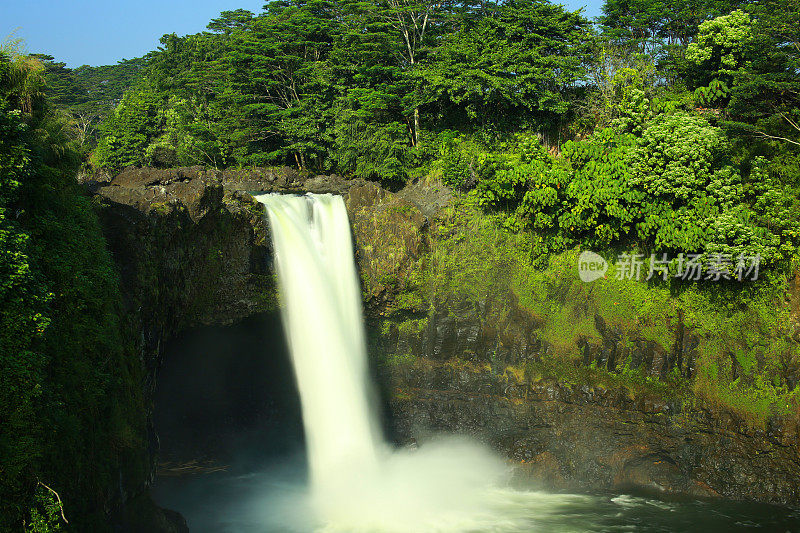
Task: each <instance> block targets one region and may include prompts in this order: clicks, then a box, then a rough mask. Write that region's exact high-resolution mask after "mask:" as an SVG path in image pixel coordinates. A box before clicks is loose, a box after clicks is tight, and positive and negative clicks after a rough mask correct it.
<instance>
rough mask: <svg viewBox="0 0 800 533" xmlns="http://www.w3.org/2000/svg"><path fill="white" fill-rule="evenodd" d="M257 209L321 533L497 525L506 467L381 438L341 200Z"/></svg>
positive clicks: (464, 446)
mask: <svg viewBox="0 0 800 533" xmlns="http://www.w3.org/2000/svg"><path fill="white" fill-rule="evenodd" d="M255 198H256V199H257V200H258V201H259V202H261V203H263V204H264V205H265V207H266V212H267V218H268V220H269V224H270V227H271V230H272V239H273V246H274V254H275V262H276V266H277V268H276V270H277V275H278V286H279V297H280V301H281V312H282V316H283V325H284V329H285V332H286V336H287V340H288V343H289V350H290V352H291V357H292V362H293V364H294V369H295V376H296V379H297V384H298V390H299V392H300V401H301V405H302V414H303V425H304V428H305V435H306V448H307V455H308V463H309V469H310V478H311V497H312V506H313V509H314V510H315V511H316V513H317V514H318V515H319V519H320V521H321V523H322V524H323V525H324V528H325V529H326V530H337V531H398V532H404V533H406V532H409V531H464V530H472V529H474V528H475V527H476V525H478V524H481V523H489V524H496V523H497V520H498V514H497V510H496V509H492V508H491V506H492V505H493V504H492V502H493V501H495V500H496V498H494V497H493V494H494V493H493V492H492V490H493V489H492V482H493V481H495V480H497V479H499V478H500V477H502V476H503V474H505V473H506V471H507V469H506V467H505V465H504V464H503V463H502V461H500V460H499V459H497V458H496V457H495V456H494V455H492V454H491V453H490V452H488V451H487V450H486V449H485V448H483V447H481V446H478V445H476V444H474V443H471V442H468V441H465V440H459V439H452V438H451V439H449V440H442V441H439V442H433V443H431V444H430V445H423V446H421V447H420V449H419V450H399V451H397V450H395V451H390V449H389V446H388V445H387V444H386V443H385V441H384V439H383V437H382V435H381V432H380V430H379V424H378V421H377V418H376V413H375V409H373V407H372V406H373V403H374V402H373V394H372V392H371V386H370V381H369V376H368V368H367V357H366V343H365V338H364V337H365V335H364V327H363V323H362V309H361V294H360V290H359V284H358V277H357V275H356V270H355V260H354V254H353V245H352V242H351V238H350V225H349V222H348V218H347V211H346V209H345V206H344V202H343V200H342V198H341V197H339V196H334V195H330V194H322V195H317V194H306V195H304V196H292V195H280V194H264V195H260V196H256V197H255ZM502 514H504V513H501V515H500V516H502ZM486 520H488V522H486ZM503 520H505V519H503ZM506 521H507V520H506Z"/></svg>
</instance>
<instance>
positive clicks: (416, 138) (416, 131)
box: [414, 107, 419, 148]
mask: <svg viewBox="0 0 800 533" xmlns="http://www.w3.org/2000/svg"><path fill="white" fill-rule="evenodd" d="M414 146H415V147H417V148H419V108H418V107H415V108H414Z"/></svg>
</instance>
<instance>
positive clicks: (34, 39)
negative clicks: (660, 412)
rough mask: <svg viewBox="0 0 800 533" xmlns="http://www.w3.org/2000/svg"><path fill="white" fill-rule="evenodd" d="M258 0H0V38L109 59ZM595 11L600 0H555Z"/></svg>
mask: <svg viewBox="0 0 800 533" xmlns="http://www.w3.org/2000/svg"><path fill="white" fill-rule="evenodd" d="M264 3H265V1H264V0H139V1H137V2H131V1H127V0H0V41H3V40H5V38H6V36H9V35H11V34H13V36H14V37H21V38H22V39H24V40H25V43H26V46H27V51H28V52H41V53H46V54H50V55H52V56H55V57H56V59H57V60H59V61H63V62H65V63H66V64H67V66H69V67H78V66H80V65H93V66H96V65H109V64H113V63H116V62H117V61H119V60H120V59H130V58H133V57H139V56H142V55H144V54H145V53H147V52H149V51H150V50H153V49H155V48H156V47H157V46H158V39H159V37H161V36H162V35H164V34H165V33H177V34H178V35H186V34H189V33H197V32H199V31H203V30H204V29H205V27H206V24H208V22H209V21H210V20H211V19H212V18H214V17H216V16H217V15H218V14H219V13H220V12H221V11H225V10H232V9H237V8H244V9H249V10H250V11H253V12H254V13H258V12H260V11H261V8H262V7H263V5H264ZM557 3H562V4H564V5H566V6H567V7H569V8H570V9H578V8H580V7H583V6H586V10H585V14H586V15H587V16H588V17H595V16H597V15H599V14H600V6H601V5H602V3H603V2H602V0H557Z"/></svg>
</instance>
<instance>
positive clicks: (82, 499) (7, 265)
mask: <svg viewBox="0 0 800 533" xmlns="http://www.w3.org/2000/svg"><path fill="white" fill-rule="evenodd" d="M44 76H45V72H44V67H43V65H42V64H41V63H40V62H39V60H37V59H36V58H33V57H29V56H23V55H20V54H19V53H18V52H17V51H15V50H14V49H13V48H11V47H9V48H6V49H3V50H1V51H0V256H2V261H0V367H1V368H2V374H0V529H2V530H4V531H5V530H7V529H13V530H20V529H24V530H26V531H37V532H40V531H56V530H59V529H61V528H64V527H66V526H67V522H66V520H65V519H64V517H66V519H68V520H70V521H71V524H72V525H73V526H74V527H77V528H78V529H79V530H84V531H87V530H102V529H103V528H104V527H105V526H104V525H103V523H104V518H105V509H104V508H103V507H104V506H105V505H107V504H108V503H109V502H111V501H113V494H111V493H109V487H110V486H112V485H113V484H114V483H116V482H119V479H120V476H122V475H123V473H124V472H128V471H130V470H136V469H137V468H138V469H142V468H144V467H145V465H144V464H143V463H142V460H143V458H144V457H143V455H142V442H141V439H142V435H143V431H144V427H143V423H144V419H143V417H144V411H143V405H142V403H141V402H142V400H141V393H140V391H139V390H138V383H139V380H140V368H139V363H138V360H137V358H136V357H135V355H134V354H133V352H132V347H131V346H127V345H126V344H127V343H126V341H125V340H124V339H125V338H126V336H125V334H124V327H123V324H121V323H120V305H121V301H120V294H119V287H118V280H117V277H116V273H115V271H114V269H113V267H112V263H111V259H110V257H109V254H108V252H107V250H106V247H105V240H104V238H103V236H102V233H101V231H100V228H99V226H98V223H97V218H96V216H95V214H94V212H93V210H92V207H91V205H90V201H89V199H88V198H87V197H86V196H85V195H84V194H82V192H81V190H80V189H79V187H78V185H77V183H76V182H75V180H74V173H75V171H76V170H77V167H78V165H79V164H80V154H79V150H78V147H77V146H76V141H75V139H74V138H72V136H71V135H69V131H70V130H69V118H68V117H65V116H63V115H62V114H60V113H57V112H54V111H53V110H52V109H50V108H49V107H48V104H47V101H46V100H45V98H44V88H45V81H44ZM62 502H66V504H65V508H64V509H63V514H62V507H61V505H62Z"/></svg>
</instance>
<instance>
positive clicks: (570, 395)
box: [84, 168, 800, 503]
mask: <svg viewBox="0 0 800 533" xmlns="http://www.w3.org/2000/svg"><path fill="white" fill-rule="evenodd" d="M84 183H85V185H86V187H87V189H88V190H89V191H90V192H91V193H92V194H93V195H94V199H95V201H96V204H97V209H98V212H99V214H100V219H101V221H102V224H103V226H104V231H105V235H106V238H107V240H108V243H109V247H110V249H111V250H112V253H113V256H114V259H115V261H116V263H117V265H118V268H119V271H120V275H121V279H122V286H123V292H124V296H125V300H126V304H127V310H126V313H127V316H128V318H129V320H130V321H132V322H133V323H134V324H135V325H136V328H137V330H138V331H139V332H140V337H139V339H138V340H137V342H138V345H139V351H140V354H141V358H142V362H143V364H144V366H145V367H146V370H147V372H146V375H147V382H146V383H144V384H143V386H144V387H145V390H146V392H147V394H152V390H153V386H154V383H155V380H157V379H158V366H159V362H160V358H161V356H162V353H161V346H162V345H163V343H164V341H165V340H166V339H168V338H170V337H171V336H173V335H175V334H176V333H177V332H179V331H181V330H183V329H185V328H187V327H190V326H194V325H199V324H226V323H231V322H233V321H236V320H239V319H241V318H243V317H246V316H249V315H252V314H255V313H258V312H262V311H264V310H269V309H274V308H275V307H276V296H275V287H274V280H273V275H272V259H271V251H270V242H269V235H268V230H267V227H266V225H265V222H264V220H263V214H264V213H263V207H262V206H261V205H260V204H258V203H257V202H255V201H254V200H253V199H252V197H251V196H250V194H248V193H249V192H255V191H274V192H305V191H310V192H330V193H335V194H342V195H344V197H345V201H346V205H347V208H348V211H349V214H350V219H351V223H352V227H353V234H354V237H355V243H356V248H357V262H358V265H359V269H360V272H361V277H362V285H363V292H364V301H365V307H366V313H367V322H368V325H369V328H370V333H371V334H370V338H371V341H370V344H371V355H372V356H373V360H374V363H375V367H376V368H377V373H378V375H379V376H380V382H381V383H380V386H381V389H382V390H383V392H384V394H385V396H386V397H387V402H388V405H389V409H390V413H388V415H389V419H390V421H391V427H392V431H393V433H394V435H393V437H394V438H395V439H396V440H397V441H399V442H410V441H414V440H417V439H423V438H425V436H426V435H429V434H431V433H432V432H436V431H454V432H460V433H465V434H470V435H472V436H474V437H476V438H478V439H480V440H483V441H485V442H488V443H490V444H491V445H492V446H494V447H495V448H496V449H498V450H500V451H502V452H503V453H505V454H506V455H507V456H508V457H509V458H510V459H511V460H513V461H516V462H517V463H518V464H519V465H520V466H521V468H520V472H521V473H523V474H527V475H528V476H529V477H530V478H532V479H534V480H536V481H538V482H539V483H540V484H541V485H542V486H544V487H548V488H556V489H572V490H575V489H615V490H623V489H624V490H628V489H639V490H650V491H654V492H658V493H675V494H690V495H697V496H711V497H714V496H723V497H729V498H736V499H746V500H758V501H765V502H776V503H798V502H800V451H799V450H800V445H799V444H798V429H797V426H796V424H795V423H794V422H792V420H793V419H792V418H791V417H788V416H787V417H772V418H770V419H769V420H767V421H766V423H764V424H761V425H758V424H752V423H750V422H749V421H748V420H746V419H744V418H742V417H741V416H739V415H737V414H736V413H728V412H726V411H725V410H724V409H712V408H710V407H705V406H703V405H702V404H701V403H694V404H689V403H687V402H685V401H684V400H685V397H686V396H685V393H684V392H681V390H680V388H679V387H676V388H671V387H670V386H667V385H665V384H670V383H673V382H675V383H678V382H681V380H684V381H685V380H691V379H693V378H694V375H695V365H696V362H697V357H698V350H699V349H700V347H702V346H703V343H704V342H706V341H705V340H704V339H705V337H704V335H703V334H702V332H699V331H696V328H694V327H693V326H692V325H691V324H688V323H687V321H686V320H685V319H684V317H683V316H682V314H681V313H680V312H671V311H670V312H667V313H666V314H665V318H664V319H663V321H662V322H660V323H659V324H656V325H653V320H656V319H652V320H650V319H648V320H650V322H647V321H646V320H645V319H643V318H641V317H640V318H638V319H637V321H633V322H631V321H630V320H627V321H626V320H622V319H620V318H619V317H620V316H622V315H621V314H614V313H613V312H611V311H609V312H605V311H603V309H605V308H604V307H603V306H601V305H600V304H599V303H598V302H600V303H603V302H602V301H601V300H603V299H604V298H605V296H602V295H598V294H596V293H589V292H580V291H588V290H590V289H585V288H580V289H579V291H578V292H576V289H570V287H568V286H566V285H563V283H562V282H561V281H560V280H559V277H558V276H553V277H552V279H550V280H549V281H547V282H546V283H544V285H543V286H545V289H546V290H544V289H543V290H544V292H543V293H542V294H543V296H542V298H553V299H554V300H555V301H557V304H558V307H557V308H556V307H552V309H554V311H552V314H548V313H549V312H542V311H541V310H540V309H538V308H537V309H533V308H532V306H530V305H528V302H523V301H520V298H519V297H518V296H517V294H516V293H514V291H508V290H482V289H480V290H479V288H480V287H478V285H480V284H478V283H475V284H472V286H468V287H461V288H453V287H451V286H449V285H447V282H448V280H449V278H448V276H447V271H446V270H445V269H443V267H441V265H439V266H437V264H436V261H437V260H438V261H444V259H446V258H442V257H439V259H437V255H436V254H437V253H440V254H441V252H442V250H439V249H437V242H438V241H439V240H440V239H444V238H448V239H455V240H457V239H458V238H460V237H458V235H455V237H454V232H457V231H459V229H458V228H459V227H461V230H463V224H462V222H461V221H459V219H458V218H457V217H456V216H455V215H454V214H453V213H454V211H453V208H452V205H451V204H452V203H453V200H452V199H451V197H450V194H449V192H448V191H447V190H444V189H442V188H441V187H440V186H438V185H437V184H436V183H426V182H424V181H422V182H418V183H415V184H413V185H409V186H408V187H406V188H405V189H403V190H402V191H399V192H390V191H387V190H385V189H383V188H381V187H380V186H378V185H376V184H375V183H371V182H364V181H362V180H347V179H343V178H341V177H339V176H305V175H303V174H300V173H297V172H295V171H293V170H291V169H286V168H284V169H252V170H243V171H214V170H205V169H202V168H178V169H168V170H156V169H127V170H125V171H123V172H122V173H121V174H119V175H117V176H113V177H112V176H93V177H89V178H84ZM459 225H461V226H459ZM437 250H438V252H437ZM498 264H499V263H498ZM432 265H433V266H432ZM434 267H436V268H439V270H436V272H438V273H439V274H438V275H439V277H438V278H435V276H434V275H432V274H431V272H432V271H434V270H435V269H434ZM464 268H468V265H465V266H464ZM501 270H502V269H501V267H500V266H498V267H497V268H492V269H488V270H482V271H481V272H484V273H486V272H488V273H490V274H483V275H484V277H485V276H486V275H490V276H494V275H495V274H494V273H496V276H497V277H496V279H494V280H486V281H487V286H492V282H493V283H495V285H497V286H502V284H503V283H504V279H505V278H504V277H503V275H502V272H501ZM493 272H494V273H493ZM512 274H513V273H512ZM434 278H435V279H434ZM468 285H469V284H468ZM434 286H435V290H434V289H432V288H431V287H434ZM426 291H427V292H426ZM470 291H472V292H470ZM571 291H572V292H571ZM456 293H458V294H456ZM465 293H469V295H468V297H467V296H465V295H464V294H465ZM793 294H794V293H793ZM662 303H663V302H662ZM614 305H616V303H615V304H614ZM654 305H655V304H654ZM793 305H796V302H795V303H794V304H793ZM565 310H566V311H565ZM556 312H558V313H562V314H563V313H564V312H566V313H567V314H566V320H567V321H568V322H569V321H572V322H575V323H577V322H580V324H583V326H582V327H583V328H584V329H583V330H581V331H582V332H579V333H576V334H575V335H571V334H570V336H569V339H567V340H566V341H564V342H561V341H559V340H558V336H557V335H556V334H554V333H553V332H554V331H556V332H557V331H560V329H559V327H556V325H554V324H555V322H556V320H557V319H559V320H560V319H561V318H559V317H560V315H559V316H556V315H555V313H556ZM645 318H647V317H645ZM656 326H657V327H656ZM626 328H627V329H626ZM561 329H563V328H561ZM651 330H652V331H657V333H653V334H646V333H640V331H645V332H646V331H651ZM570 331H572V330H570ZM765 342H769V339H768V338H767V339H765ZM793 342H796V339H795V341H793ZM550 361H561V363H559V364H561V366H560V367H558V368H559V370H558V371H553V370H552V368H553V367H552V365H551V364H550ZM787 364H788V365H789V366H788V367H787V373H786V379H787V380H796V379H797V375H798V369H797V362H796V361H793V360H792V361H789V363H787ZM792 365H794V366H792ZM578 367H580V368H583V369H590V371H589V373H588V374H586V373H583V374H580V375H581V376H583V377H581V378H575V377H574V375H573V372H574V371H575V368H578ZM631 368H633V369H635V371H636V374H635V375H636V376H645V377H643V378H641V379H640V381H641V384H639V382H636V384H635V386H627V384H626V382H624V381H623V380H620V379H616V378H614V379H610V380H609V379H596V380H592V379H587V378H586V377H585V376H586V375H588V376H592V375H593V374H592V373H591V372H594V371H595V370H594V369H601V370H602V371H603V372H605V374H603V375H606V376H612V378H613V376H616V375H617V374H618V373H619V375H627V374H624V372H628V371H630V369H631ZM548 369H549V370H548ZM598 372H599V370H598ZM598 375H599V374H598ZM631 375H632V374H631ZM564 376H566V378H565V377H564ZM637 379H639V378H637ZM795 383H796V381H795ZM796 418H797V417H794V419H796ZM150 442H151V443H152V444H151V446H152V449H151V455H152V456H153V457H155V455H156V453H157V438H156V436H155V435H151V438H150ZM146 481H147V480H143V485H142V486H141V487H140V488H141V489H143V488H144V485H146Z"/></svg>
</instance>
